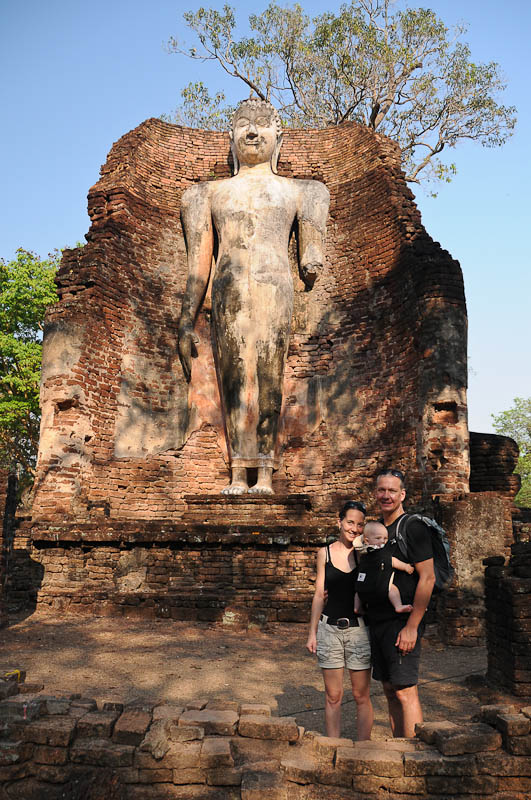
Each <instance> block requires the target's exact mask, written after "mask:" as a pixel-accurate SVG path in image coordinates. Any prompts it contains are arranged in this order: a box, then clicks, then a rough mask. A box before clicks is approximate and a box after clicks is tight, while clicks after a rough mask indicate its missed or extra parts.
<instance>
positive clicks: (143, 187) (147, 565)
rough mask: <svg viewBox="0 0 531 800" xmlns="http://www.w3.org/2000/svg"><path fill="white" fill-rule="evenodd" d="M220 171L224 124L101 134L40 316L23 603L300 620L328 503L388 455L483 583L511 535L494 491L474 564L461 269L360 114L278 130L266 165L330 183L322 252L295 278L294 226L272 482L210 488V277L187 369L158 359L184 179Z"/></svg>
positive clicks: (416, 500)
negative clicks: (252, 489) (82, 204)
mask: <svg viewBox="0 0 531 800" xmlns="http://www.w3.org/2000/svg"><path fill="white" fill-rule="evenodd" d="M230 174H231V173H230V163H229V143H228V136H227V135H226V134H222V133H216V132H207V131H199V130H191V129H186V128H181V127H178V126H174V125H170V124H167V123H164V122H162V121H160V120H155V119H151V120H148V121H147V122H145V123H143V124H142V125H140V126H139V127H138V128H136V129H135V130H133V131H131V132H130V133H128V134H126V135H125V136H123V137H122V138H121V139H120V140H119V141H118V142H117V143H116V144H115V145H114V146H113V148H112V150H111V152H110V154H109V157H108V159H107V162H106V164H105V165H104V166H103V168H102V171H101V178H100V180H99V181H98V183H96V185H95V186H93V187H92V189H91V190H90V193H89V214H90V217H91V221H92V224H91V228H90V231H89V233H88V234H87V239H88V244H87V245H86V246H85V247H84V248H83V249H78V250H70V251H66V253H65V254H64V257H63V261H62V265H61V268H60V271H59V275H58V279H57V280H58V288H59V295H60V300H59V302H58V304H57V305H56V306H54V307H53V308H52V309H51V310H50V312H49V314H48V317H47V321H46V330H45V338H44V355H43V377H42V394H41V402H42V411H43V417H42V429H41V443H40V452H39V459H38V468H37V477H36V481H35V485H34V489H33V495H32V504H31V509H30V511H29V513H28V515H27V516H26V517H25V518H23V519H22V520H21V521H20V524H19V531H18V536H17V545H16V546H17V547H18V549H19V550H23V551H24V552H26V554H28V553H29V555H30V560H33V561H39V562H40V563H41V564H43V565H44V577H43V580H42V584H41V585H40V587H35V586H34V587H33V591H34V593H35V592H36V593H37V600H38V602H43V603H48V604H50V605H52V606H53V607H55V608H57V609H66V608H68V609H69V610H71V611H73V610H76V609H77V610H80V611H82V610H83V611H85V612H89V613H90V612H92V613H129V614H133V613H136V614H148V615H149V614H153V615H155V614H156V615H162V616H169V615H172V616H174V617H177V618H181V617H185V618H186V617H187V616H190V617H194V618H195V617H197V616H198V615H199V616H200V617H201V618H206V619H211V618H218V617H219V616H221V615H222V614H223V613H225V614H226V610H227V609H230V608H234V607H237V608H242V607H245V609H246V613H249V614H250V615H251V617H252V616H253V615H254V616H256V617H257V618H259V619H283V620H288V621H289V620H302V619H306V618H307V616H308V610H309V602H310V597H311V594H312V583H311V581H312V577H313V569H314V567H313V564H314V553H315V548H316V547H317V546H319V545H321V544H322V543H323V541H324V539H325V537H326V536H327V535H328V534H329V533H331V530H332V526H333V524H334V516H335V513H336V510H337V507H338V504H339V503H340V502H341V501H342V500H343V499H344V498H347V497H357V498H362V499H365V500H367V501H369V502H370V499H371V491H372V485H373V481H374V476H375V474H376V473H377V471H378V469H379V468H381V467H382V466H384V465H390V464H393V465H395V466H396V465H398V466H400V467H401V468H402V469H404V470H405V471H406V472H407V474H408V489H409V503H410V504H414V505H417V506H418V505H422V506H424V507H428V508H429V507H430V506H433V502H434V498H436V499H437V502H438V506H439V510H438V513H439V516H440V517H442V518H443V522H445V524H446V525H447V526H448V529H449V532H450V535H451V537H452V538H453V539H454V546H455V551H456V553H459V562H460V563H461V562H462V564H463V570H462V581H461V584H459V585H461V586H462V587H463V588H464V589H471V590H472V591H473V592H474V593H475V595H476V596H477V597H480V596H481V595H482V586H479V587H478V585H477V584H478V581H479V582H481V580H482V566H481V560H482V558H484V557H486V556H489V555H492V554H499V553H500V552H501V550H500V548H501V549H502V550H504V548H505V549H506V548H507V547H508V545H509V544H510V538H511V533H510V514H509V513H508V510H507V509H508V507H509V506H510V499H509V497H503V496H502V494H500V493H497V494H496V493H495V500H496V503H497V505H496V507H495V512H494V519H492V517H490V518H489V524H488V525H487V523H485V526H484V527H485V531H484V532H482V534H481V537H480V538H478V539H477V541H475V543H474V547H473V549H474V553H473V555H474V563H475V564H476V563H477V569H475V570H472V572H473V573H474V574H473V575H472V576H471V575H470V573H471V570H470V552H469V550H470V548H469V544H468V543H469V542H470V540H471V537H472V536H474V537H476V536H477V530H476V527H475V518H476V516H477V511H478V508H481V509H483V505H484V496H483V495H482V494H481V493H475V494H474V495H470V494H469V435H468V428H467V410H466V375H467V360H466V329H467V317H466V306H465V298H464V290H463V279H462V273H461V269H460V266H459V264H458V262H457V261H455V260H454V259H452V258H451V256H450V255H449V254H448V253H447V252H446V251H445V250H443V249H442V248H441V247H440V245H439V244H438V243H436V242H434V241H433V240H432V239H431V238H430V237H429V235H428V234H427V233H426V232H425V230H424V228H423V227H422V224H421V220H420V214H419V212H418V210H417V208H416V206H415V204H414V202H413V195H412V194H411V192H410V190H409V189H408V187H407V186H406V183H405V181H404V178H403V175H402V173H401V171H400V164H399V153H398V149H397V147H396V146H395V145H394V144H393V143H392V142H391V141H390V140H388V139H387V138H385V137H383V136H379V135H377V134H374V133H372V132H371V131H369V130H368V129H366V128H364V127H362V126H358V125H356V124H354V123H349V124H346V125H343V126H341V127H339V128H329V129H326V130H321V131H287V132H286V133H285V137H284V144H283V148H282V151H281V157H280V163H279V174H280V175H286V176H289V177H294V178H316V179H318V180H321V181H323V182H324V183H325V184H326V185H327V186H328V188H329V190H330V193H331V207H330V218H329V223H328V230H327V245H326V254H327V255H326V265H325V267H324V270H323V274H322V275H321V276H320V278H319V280H318V282H317V283H316V285H315V286H314V288H313V290H312V291H311V292H305V291H304V284H303V283H302V281H301V280H300V278H299V276H298V273H297V269H296V246H297V241H296V232H294V234H293V237H292V243H291V263H292V269H293V273H294V282H295V287H296V298H295V313H294V322H293V327H292V336H291V344H290V350H289V355H288V363H287V367H286V374H285V387H284V408H283V423H282V464H281V467H280V469H279V470H278V472H277V473H276V474H275V476H274V481H273V484H274V488H275V492H276V493H275V495H274V496H273V497H272V498H268V499H260V498H256V497H255V498H253V497H250V496H248V497H242V498H232V499H229V498H226V497H224V496H221V495H220V494H219V492H220V490H221V488H222V487H223V486H224V485H226V482H227V474H228V463H227V451H226V446H225V437H224V430H223V420H222V417H221V413H220V410H219V393H218V387H217V379H216V373H215V366H214V362H213V356H212V347H211V341H210V312H209V300H208V293H207V298H206V299H205V303H204V306H203V309H202V311H201V313H200V318H199V320H198V325H197V327H198V332H199V334H200V337H201V345H200V348H199V351H200V355H199V358H198V359H197V360H196V361H195V362H194V371H193V376H192V382H191V384H190V386H188V385H187V384H186V382H185V381H184V378H183V374H182V370H181V366H180V364H179V360H178V358H177V355H176V326H177V320H178V318H179V312H180V304H181V298H182V293H183V290H184V286H185V281H186V274H187V265H186V256H185V244H184V239H183V233H182V228H181V223H180V215H179V210H180V197H181V195H182V192H183V191H184V189H185V188H186V187H187V186H189V185H190V184H191V183H193V182H197V181H205V180H216V179H218V178H222V177H228V176H229V175H230ZM472 501H473V503H472V506H471V502H472ZM456 503H457V505H456ZM474 503H475V505H474ZM459 504H460V505H459ZM490 523H493V524H490ZM459 526H460V527H459ZM504 552H505V550H504ZM457 566H458V583H459V580H460V570H459V564H458V565H457ZM465 567H466V569H465ZM22 573H23V570H21V571H20V574H19V578H18V581H19V583H18V591H19V593H20V592H21V591H22V589H23V588H24V587H23V576H22ZM21 576H22V577H21ZM21 587H22V588H21ZM26 589H27V587H26ZM460 620H461V621H460V626H461V633H463V624H462V618H460ZM454 627H455V626H454ZM469 633H470V635H472V636H477V631H474V630H472V631H469ZM461 638H466V634H463V636H461Z"/></svg>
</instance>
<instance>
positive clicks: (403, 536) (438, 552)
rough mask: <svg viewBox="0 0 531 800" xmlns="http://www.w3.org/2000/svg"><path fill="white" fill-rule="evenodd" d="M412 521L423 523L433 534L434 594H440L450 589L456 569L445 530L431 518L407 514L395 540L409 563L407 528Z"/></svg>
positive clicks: (396, 533)
mask: <svg viewBox="0 0 531 800" xmlns="http://www.w3.org/2000/svg"><path fill="white" fill-rule="evenodd" d="M410 519H418V520H420V521H421V522H423V523H424V524H425V525H426V527H427V528H428V530H429V531H430V533H431V546H432V548H433V568H434V572H435V586H434V587H433V594H438V593H439V592H442V591H444V590H445V589H446V588H448V584H449V583H450V582H451V580H452V578H453V576H454V569H453V567H452V565H451V564H450V542H449V541H448V536H447V535H446V531H445V530H444V528H441V526H440V525H439V524H438V523H437V522H435V520H434V519H431V517H424V516H422V514H406V515H405V516H403V517H401V518H400V519H399V520H398V525H397V526H396V532H395V539H396V543H397V545H398V549H399V550H400V553H401V555H403V557H404V560H405V561H409V558H408V552H407V526H408V523H409V520H410Z"/></svg>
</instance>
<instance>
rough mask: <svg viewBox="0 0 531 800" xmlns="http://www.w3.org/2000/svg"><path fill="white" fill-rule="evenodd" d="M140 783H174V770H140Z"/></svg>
mask: <svg viewBox="0 0 531 800" xmlns="http://www.w3.org/2000/svg"><path fill="white" fill-rule="evenodd" d="M138 782H139V783H148V784H149V785H151V784H152V783H172V782H173V770H171V769H166V768H161V767H157V769H139V770H138Z"/></svg>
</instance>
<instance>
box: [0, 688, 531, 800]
mask: <svg viewBox="0 0 531 800" xmlns="http://www.w3.org/2000/svg"><path fill="white" fill-rule="evenodd" d="M1 692H3V694H0V725H1V727H0V756H1V761H0V792H1V791H2V787H4V788H5V796H6V797H9V798H13V799H15V798H17V799H18V800H30V798H35V799H37V798H39V800H40V798H43V799H44V798H47V800H55V799H56V800H79V799H80V798H84V800H170V798H175V800H177V798H183V799H184V798H186V799H187V800H188V799H189V798H190V799H191V798H196V800H258V799H259V798H260V799H261V798H265V797H267V798H269V800H288V798H289V800H303V798H304V800H320V798H323V797H326V798H328V800H351V798H354V797H360V796H363V797H366V798H381V797H382V796H383V795H384V794H385V796H386V797H387V796H389V797H393V798H395V800H402V799H403V800H407V799H408V798H409V799H411V798H423V799H424V798H427V797H429V798H431V800H447V798H448V797H465V796H466V797H467V798H470V800H483V798H485V797H489V798H492V800H502V798H504V800H508V799H509V798H510V800H525V799H526V798H527V797H529V791H530V790H531V763H530V758H529V755H530V754H531V733H530V731H531V719H530V716H531V709H530V708H529V707H527V708H524V709H522V710H521V711H520V710H519V709H518V708H516V707H514V706H485V707H483V708H482V710H481V721H480V722H476V723H468V724H464V725H456V724H454V723H452V722H450V721H444V722H432V723H425V724H423V725H420V726H419V729H418V735H417V737H416V738H415V739H393V740H384V741H369V742H353V741H351V740H350V739H332V738H328V737H326V736H320V735H319V734H318V733H315V732H313V731H305V730H304V728H301V727H300V726H298V725H297V722H296V720H295V719H294V718H293V717H276V716H273V715H272V713H271V708H270V707H269V706H267V705H262V704H240V703H238V702H236V701H232V700H228V701H227V700H225V701H215V700H213V701H210V702H209V703H208V704H207V703H206V702H204V701H203V702H201V701H198V702H195V703H191V704H190V705H188V706H184V705H183V706H179V705H178V704H175V705H158V706H155V707H153V706H142V707H138V706H136V707H127V708H124V707H123V705H122V704H120V703H104V704H103V705H102V706H101V707H100V708H98V706H97V704H96V702H95V701H94V700H92V699H91V698H87V697H80V696H78V695H68V696H64V697H52V696H50V695H43V694H40V693H38V694H24V685H22V686H21V687H20V692H21V693H17V687H16V685H14V684H11V685H8V684H7V683H6V682H4V685H3V686H2V685H0V693H1Z"/></svg>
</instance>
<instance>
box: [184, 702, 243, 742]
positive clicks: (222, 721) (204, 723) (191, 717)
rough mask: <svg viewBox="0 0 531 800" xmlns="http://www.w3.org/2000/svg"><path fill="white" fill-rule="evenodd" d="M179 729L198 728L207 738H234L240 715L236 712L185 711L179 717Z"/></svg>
mask: <svg viewBox="0 0 531 800" xmlns="http://www.w3.org/2000/svg"><path fill="white" fill-rule="evenodd" d="M178 724H179V727H181V726H183V727H186V726H187V727H189V726H191V725H192V726H197V727H199V728H203V729H204V731H205V733H206V734H207V736H232V735H233V734H235V733H236V726H237V724H238V714H236V712H235V711H209V710H208V709H204V710H200V709H197V710H190V711H185V712H184V714H182V715H181V716H180V717H179V723H178Z"/></svg>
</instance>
